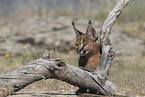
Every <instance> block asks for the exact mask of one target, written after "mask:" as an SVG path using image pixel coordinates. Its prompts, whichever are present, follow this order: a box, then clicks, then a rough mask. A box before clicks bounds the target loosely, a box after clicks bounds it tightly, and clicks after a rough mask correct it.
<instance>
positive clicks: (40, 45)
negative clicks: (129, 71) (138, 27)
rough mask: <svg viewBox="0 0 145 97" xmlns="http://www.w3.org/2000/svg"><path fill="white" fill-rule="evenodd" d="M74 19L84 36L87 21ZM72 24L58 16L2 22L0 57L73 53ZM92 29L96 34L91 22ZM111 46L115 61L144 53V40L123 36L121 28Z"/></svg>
mask: <svg viewBox="0 0 145 97" xmlns="http://www.w3.org/2000/svg"><path fill="white" fill-rule="evenodd" d="M74 20H75V23H76V25H77V28H78V29H79V30H81V31H82V32H84V33H85V32H86V27H87V24H88V21H89V20H88V19H74ZM71 22H72V18H68V17H67V18H66V17H62V16H61V17H55V18H54V17H50V18H48V19H40V18H26V19H23V20H12V21H10V22H7V23H1V25H0V55H4V54H6V53H11V54H13V55H18V54H19V55H31V54H32V51H33V52H35V54H37V53H39V52H41V51H43V50H44V49H54V50H55V49H56V50H58V51H60V52H68V51H70V50H72V49H73V50H74V47H75V46H74V43H75V33H74V30H73V28H72V25H71ZM102 24H103V23H102ZM132 24H133V23H128V26H132ZM126 26H127V25H126ZM93 27H94V28H95V29H96V31H97V32H99V31H100V28H99V27H101V24H100V22H99V21H93ZM111 43H112V46H113V49H114V50H115V51H116V53H117V57H116V58H115V59H117V58H118V59H120V58H122V59H131V58H133V57H139V56H143V53H142V52H145V51H144V41H143V40H141V39H139V38H135V37H132V36H130V35H128V34H126V32H124V31H123V30H122V29H120V28H115V27H113V31H112V34H111ZM24 46H27V48H24ZM30 50H31V51H30Z"/></svg>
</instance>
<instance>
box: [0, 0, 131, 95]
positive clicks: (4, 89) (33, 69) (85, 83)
mask: <svg viewBox="0 0 145 97" xmlns="http://www.w3.org/2000/svg"><path fill="white" fill-rule="evenodd" d="M128 2H129V0H119V1H118V3H117V5H116V6H115V8H114V9H113V10H112V11H111V12H110V14H109V15H108V17H107V19H106V21H105V22H104V24H103V26H102V30H101V32H100V37H99V40H100V45H101V48H102V56H101V61H100V63H99V67H98V68H97V69H96V71H95V72H93V73H90V72H87V71H85V70H82V69H80V68H78V67H75V66H72V65H69V64H66V63H64V62H63V61H62V60H61V59H50V58H49V52H48V51H46V52H45V53H44V55H43V58H40V59H37V60H35V61H34V62H30V63H28V64H26V65H24V66H21V67H19V68H17V69H16V70H14V71H12V72H9V73H6V74H1V75H0V96H7V95H10V94H13V93H14V92H16V91H19V90H20V89H23V88H24V87H26V86H27V85H29V84H31V83H33V82H36V81H38V80H42V79H49V78H56V79H59V80H61V81H65V82H67V83H70V84H72V85H74V86H78V87H83V88H86V89H90V90H96V91H98V93H99V94H103V95H109V96H111V95H114V94H115V93H116V86H115V85H113V84H112V83H111V82H109V81H107V80H106V79H107V76H108V73H109V70H110V67H111V62H112V60H113V58H114V56H115V52H114V51H113V49H112V47H111V43H110V39H109V35H110V34H111V28H112V25H113V23H114V22H115V21H116V19H117V17H118V16H119V15H120V13H121V12H122V10H123V9H124V8H125V6H126V5H127V4H128Z"/></svg>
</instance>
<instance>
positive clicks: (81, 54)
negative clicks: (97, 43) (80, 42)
mask: <svg viewBox="0 0 145 97" xmlns="http://www.w3.org/2000/svg"><path fill="white" fill-rule="evenodd" d="M87 54H88V52H86V53H85V54H83V53H80V56H85V55H87Z"/></svg>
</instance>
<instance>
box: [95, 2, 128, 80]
mask: <svg viewBox="0 0 145 97" xmlns="http://www.w3.org/2000/svg"><path fill="white" fill-rule="evenodd" d="M128 3H129V0H119V1H118V3H117V4H116V6H115V7H114V9H113V10H112V11H111V12H110V13H109V15H108V17H107V19H106V20H105V22H104V24H103V26H102V29H101V31H100V36H99V40H100V41H99V42H100V46H101V49H102V56H101V60H100V63H99V66H98V68H97V69H96V71H95V73H97V74H99V77H100V78H102V79H104V80H106V79H107V77H108V74H109V70H110V68H111V63H112V60H113V58H114V57H115V52H114V50H113V49H112V46H111V43H110V39H109V35H110V34H111V29H112V26H113V24H114V23H115V21H116V19H117V18H118V17H119V15H120V14H121V12H122V11H123V9H124V8H125V7H126V6H127V4H128Z"/></svg>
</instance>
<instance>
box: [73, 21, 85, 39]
mask: <svg viewBox="0 0 145 97" xmlns="http://www.w3.org/2000/svg"><path fill="white" fill-rule="evenodd" d="M72 26H73V29H74V31H75V33H76V37H77V36H80V35H82V34H83V33H82V32H81V31H79V30H78V29H77V28H76V26H75V24H74V21H72Z"/></svg>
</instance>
